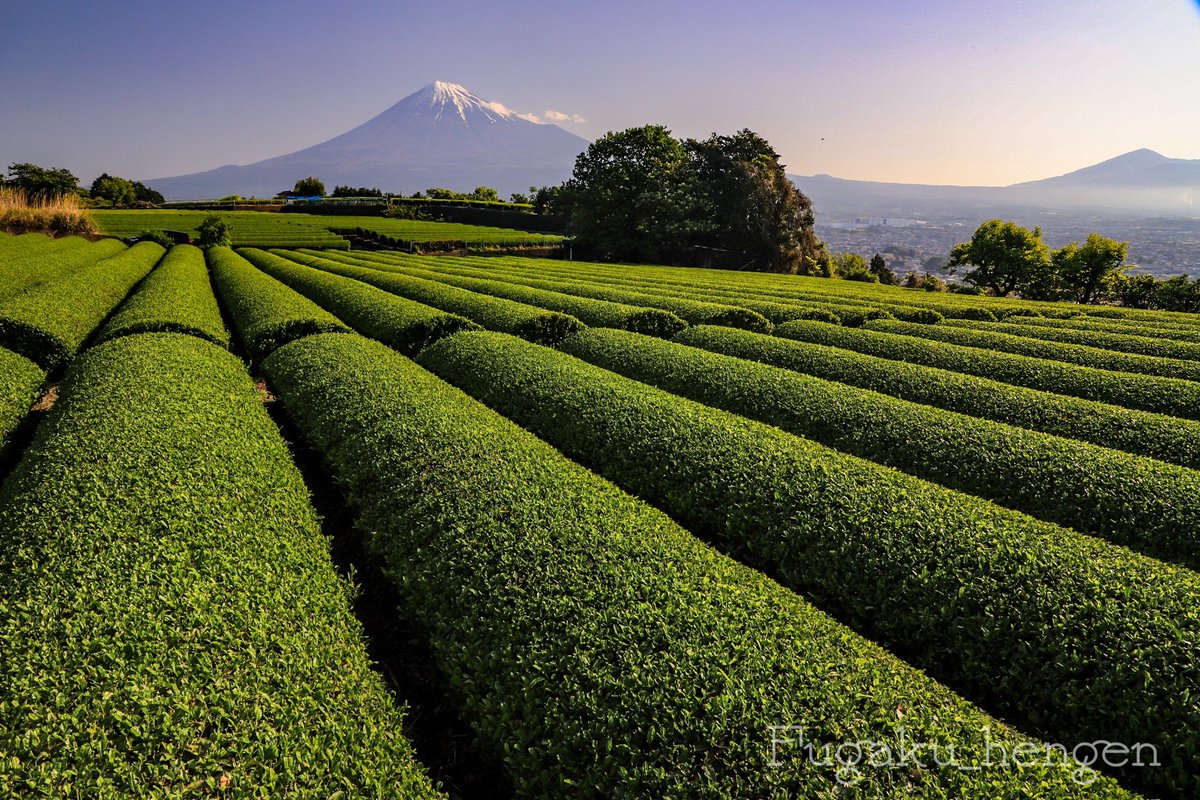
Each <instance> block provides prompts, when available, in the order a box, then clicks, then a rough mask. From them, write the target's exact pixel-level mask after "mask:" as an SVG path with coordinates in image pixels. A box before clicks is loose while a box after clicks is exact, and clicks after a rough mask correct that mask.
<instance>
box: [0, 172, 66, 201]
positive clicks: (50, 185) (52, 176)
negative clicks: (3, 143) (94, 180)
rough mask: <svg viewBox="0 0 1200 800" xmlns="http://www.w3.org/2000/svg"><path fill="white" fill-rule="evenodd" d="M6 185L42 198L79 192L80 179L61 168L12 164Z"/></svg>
mask: <svg viewBox="0 0 1200 800" xmlns="http://www.w3.org/2000/svg"><path fill="white" fill-rule="evenodd" d="M4 185H6V186H10V187H12V188H14V189H22V190H24V191H25V193H26V194H28V195H29V196H31V197H42V198H49V197H58V196H59V195H64V194H74V193H75V192H77V191H79V179H78V178H76V177H75V175H74V173H72V172H71V171H70V170H68V169H62V168H61V167H50V168H48V169H47V168H45V167H39V166H38V165H36V164H28V163H19V164H10V165H9V166H8V179H7V180H5V181H4Z"/></svg>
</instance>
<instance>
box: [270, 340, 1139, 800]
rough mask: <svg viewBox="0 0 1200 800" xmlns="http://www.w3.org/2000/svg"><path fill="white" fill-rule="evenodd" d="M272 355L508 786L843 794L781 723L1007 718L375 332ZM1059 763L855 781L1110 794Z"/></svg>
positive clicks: (304, 424) (297, 411)
mask: <svg viewBox="0 0 1200 800" xmlns="http://www.w3.org/2000/svg"><path fill="white" fill-rule="evenodd" d="M476 335H478V334H459V335H457V336H453V337H450V338H448V339H445V340H442V342H457V341H459V340H461V339H462V338H463V337H464V336H476ZM505 338H508V337H505ZM433 347H434V348H438V347H441V343H439V344H435V345H434V346H433ZM529 347H530V348H531V349H533V346H532V345H529ZM264 370H265V372H266V374H267V375H268V377H269V378H270V380H271V385H272V387H273V388H274V390H275V391H276V392H277V393H278V394H279V397H280V398H281V400H282V402H283V405H284V408H285V409H286V411H287V413H288V415H289V417H290V418H291V419H292V420H293V421H294V423H295V424H296V427H297V428H298V429H299V430H301V431H302V432H303V433H304V435H305V436H306V437H307V438H308V439H309V440H310V441H311V442H312V443H313V444H314V445H315V446H316V448H317V449H318V450H319V451H320V452H321V453H322V455H323V456H324V457H325V459H326V461H327V463H328V465H329V469H330V470H331V472H332V473H333V476H334V477H335V479H336V480H337V481H338V483H339V484H340V485H341V486H343V487H345V489H346V491H347V494H348V497H349V499H350V501H351V503H352V505H353V507H354V508H356V509H357V510H358V519H357V524H358V526H359V527H360V528H361V529H362V530H364V531H365V532H367V534H366V536H367V549H368V551H369V553H370V554H372V555H373V556H374V557H375V558H376V559H378V560H379V561H380V562H381V563H382V564H383V566H384V569H385V571H386V572H387V574H388V575H389V576H390V577H391V579H392V582H393V583H394V585H395V586H396V588H397V590H398V592H399V593H400V601H401V604H402V607H403V609H404V612H405V613H406V614H412V615H413V616H414V618H415V619H416V620H418V621H419V623H420V629H421V631H422V632H423V634H424V636H425V637H427V639H428V641H430V642H431V643H432V644H433V648H434V653H435V657H436V660H437V662H438V665H439V667H440V670H441V672H442V674H443V675H445V676H446V678H447V680H448V682H449V684H450V687H451V689H452V691H453V692H454V693H455V695H456V696H458V697H460V698H461V700H462V703H463V705H464V708H465V711H466V716H467V718H468V719H470V720H472V721H473V722H474V726H475V727H474V729H475V731H476V732H477V735H478V737H479V738H480V740H481V743H482V744H483V746H484V747H485V748H487V749H488V750H489V751H490V752H494V753H495V754H496V755H497V757H498V758H499V759H501V760H502V762H503V767H504V769H505V771H506V772H507V773H508V774H509V775H511V776H512V779H513V783H514V784H515V788H516V792H517V794H518V795H520V796H526V797H555V796H561V795H562V794H563V791H564V787H570V789H569V791H568V793H569V794H570V795H571V796H573V797H581V798H600V797H629V798H634V797H637V798H642V797H646V798H650V797H694V798H711V799H712V800H717V799H718V798H719V799H720V800H725V798H729V797H784V796H792V797H801V796H808V795H813V796H815V795H817V794H830V795H832V794H834V793H835V792H837V791H838V789H837V787H836V779H835V776H834V775H833V773H832V770H828V769H822V768H819V767H812V766H810V765H808V764H805V763H803V762H802V760H801V757H800V755H799V754H798V753H795V754H793V753H788V754H786V755H785V756H784V758H785V759H786V758H788V757H789V756H792V755H795V758H794V759H793V760H791V761H790V762H789V765H788V768H772V767H771V766H770V750H769V748H770V745H769V731H768V726H770V725H778V724H780V723H779V722H778V720H794V721H803V722H804V724H806V725H808V726H809V727H808V728H807V729H806V733H807V734H809V735H810V736H811V737H813V738H816V739H817V740H818V741H824V740H826V739H824V738H822V737H828V740H830V741H842V740H843V739H851V740H854V739H860V738H867V739H872V740H876V741H886V742H888V743H889V744H894V743H895V742H896V740H897V737H898V736H904V735H906V734H905V733H898V729H899V728H904V729H905V730H906V732H907V735H908V736H910V737H914V736H915V737H916V738H917V739H918V740H924V739H925V737H929V738H930V739H932V740H936V741H939V742H953V743H954V744H955V745H956V747H957V748H958V749H957V750H956V752H959V753H962V754H963V758H964V760H965V761H967V762H973V761H975V760H977V759H978V755H979V753H980V748H981V743H982V741H983V736H984V733H983V731H984V730H986V729H988V728H989V727H990V735H991V736H992V738H993V740H995V741H1012V740H1014V737H1016V736H1017V734H1015V733H1014V732H1012V731H1011V730H1009V729H1008V728H1006V727H1004V726H1003V725H1002V724H1000V723H998V722H995V721H994V720H991V719H989V718H988V717H986V716H984V715H983V714H981V713H979V711H978V710H976V709H974V708H972V707H971V706H970V705H968V704H966V703H964V702H963V701H962V700H961V699H959V698H957V697H955V696H954V695H953V694H951V693H950V692H948V691H946V690H945V689H943V688H941V687H940V686H938V685H937V684H934V683H933V682H932V681H931V680H929V679H928V678H927V677H925V676H924V675H922V674H921V673H919V672H918V671H916V670H914V669H912V668H910V667H908V666H907V665H905V664H904V663H903V662H901V661H900V660H898V659H896V658H895V657H894V656H891V655H889V654H888V653H886V652H885V651H884V650H882V649H881V648H879V647H878V646H876V645H874V644H871V643H870V642H868V641H866V640H864V639H862V638H861V637H858V636H856V635H854V634H852V633H851V632H850V631H848V630H846V629H845V628H843V627H842V626H840V625H838V624H836V623H834V622H833V621H832V620H830V619H829V618H828V617H827V616H825V615H824V614H822V613H820V612H818V611H817V610H816V609H814V608H813V607H812V606H811V605H809V604H808V603H807V602H805V601H804V600H802V599H801V598H799V597H797V596H796V595H795V594H792V593H791V592H788V591H786V590H783V589H782V588H781V587H779V586H778V585H777V584H776V583H774V582H773V581H771V580H769V579H768V578H766V577H764V576H763V575H761V574H760V573H757V572H755V571H753V570H750V569H746V568H744V567H742V566H740V565H738V564H736V563H734V562H732V561H731V560H729V559H727V558H725V557H723V556H720V555H718V554H717V553H715V552H714V551H712V550H711V549H709V548H708V547H705V546H704V545H702V544H701V543H700V542H698V541H697V540H696V539H695V538H694V537H692V536H691V535H689V534H688V533H687V532H685V531H684V530H682V529H680V528H679V527H678V526H677V525H676V524H675V523H673V522H672V521H671V520H670V519H669V518H668V517H667V516H666V515H664V514H662V513H660V512H658V511H656V510H654V509H652V508H650V507H648V506H646V505H645V504H643V503H642V502H640V501H638V500H636V499H634V498H632V497H630V496H629V495H627V494H624V493H623V492H620V491H619V490H617V489H616V488H615V487H613V486H612V485H611V484H609V483H608V482H607V481H604V480H602V479H600V478H598V477H597V476H596V475H594V474H592V473H590V472H588V471H587V470H585V469H583V468H581V467H580V466H578V465H577V464H574V463H572V462H571V461H569V460H567V459H566V458H564V457H563V456H562V455H561V454H559V453H558V452H556V451H555V450H554V449H553V448H552V447H550V446H549V445H547V444H546V443H544V442H542V441H539V440H538V439H537V438H536V437H535V436H533V435H532V434H530V433H527V432H526V431H523V430H521V429H520V428H518V427H517V426H516V425H514V424H512V423H511V422H509V421H507V420H505V419H503V418H501V417H500V416H498V415H497V414H495V413H493V412H491V411H488V410H487V409H485V408H483V407H482V406H481V405H480V404H478V403H476V402H474V401H473V400H471V399H470V398H468V397H466V396H465V395H463V394H462V393H461V392H459V391H457V390H455V389H453V388H451V387H449V386H447V385H446V384H445V383H443V382H441V381H439V380H437V379H436V378H434V377H432V376H431V375H429V374H428V373H427V372H425V371H424V370H421V369H420V368H418V367H417V366H416V365H414V364H413V363H411V362H409V361H407V360H405V359H403V358H401V357H400V356H398V355H397V354H396V353H394V352H391V351H389V350H387V349H386V348H384V347H383V346H382V345H379V344H377V343H374V342H369V341H366V340H364V339H361V338H360V337H348V336H315V337H310V338H307V339H304V340H301V341H298V342H294V343H292V344H290V345H288V346H286V347H284V348H281V349H280V350H278V351H276V352H275V353H274V354H273V355H272V356H271V357H270V358H268V359H267V360H266V362H265V363H264ZM830 676H836V681H835V683H836V685H835V686H834V687H833V689H832V690H831V684H830ZM901 707H902V709H903V710H902V712H900V713H898V712H897V709H898V708H901ZM1073 766H1074V765H1072V766H1071V767H1067V768H1066V769H1064V768H1062V767H1061V766H1055V765H1049V766H1044V765H1037V766H1032V767H1030V769H1029V770H1022V771H1015V770H991V771H985V772H984V773H975V772H969V771H962V770H957V769H944V770H939V769H937V768H936V767H931V769H930V770H928V771H923V772H922V774H921V776H920V779H919V786H918V784H917V779H914V778H912V777H911V776H910V775H909V773H908V772H907V771H903V770H878V771H877V770H864V774H863V783H862V784H861V785H860V786H859V787H858V788H859V791H861V792H863V793H864V795H865V796H875V795H884V794H899V793H906V792H908V791H917V790H918V789H919V790H920V791H922V792H928V793H929V794H931V795H932V794H938V793H942V794H944V795H945V796H958V797H972V796H984V795H986V794H990V793H999V794H1011V795H1013V796H1016V795H1020V794H1022V793H1037V794H1039V795H1040V796H1044V797H1051V798H1059V797H1076V796H1079V797H1082V796H1084V794H1085V793H1087V794H1088V795H1090V794H1092V793H1099V794H1102V795H1113V794H1115V795H1117V796H1121V792H1120V790H1118V789H1116V788H1115V787H1114V786H1113V785H1112V784H1111V783H1110V782H1108V781H1106V780H1102V781H1101V782H1100V783H1098V784H1096V785H1095V786H1093V787H1092V788H1091V789H1086V790H1085V789H1081V788H1080V787H1079V786H1078V785H1076V784H1074V782H1073V781H1072V779H1071V778H1070V777H1069V775H1070V770H1071V769H1072V768H1073Z"/></svg>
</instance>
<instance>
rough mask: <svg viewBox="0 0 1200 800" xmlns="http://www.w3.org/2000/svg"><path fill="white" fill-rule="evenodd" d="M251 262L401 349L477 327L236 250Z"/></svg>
mask: <svg viewBox="0 0 1200 800" xmlns="http://www.w3.org/2000/svg"><path fill="white" fill-rule="evenodd" d="M239 252H240V253H241V255H242V256H243V257H245V258H246V260H247V261H249V262H250V263H251V264H254V265H255V266H256V267H258V268H259V269H261V270H262V271H263V272H265V273H267V274H268V275H270V276H271V277H273V278H276V279H278V280H279V281H281V282H283V283H285V284H287V285H288V286H290V287H292V288H293V289H295V290H296V291H297V292H299V293H300V294H302V295H304V296H305V297H307V298H309V299H310V300H312V301H313V302H315V303H317V304H318V305H320V306H321V307H322V308H325V309H327V310H329V311H330V312H332V313H334V314H336V315H337V316H338V318H339V319H341V320H343V321H344V322H346V323H347V324H349V325H350V326H351V327H353V328H354V329H355V330H357V331H358V332H359V333H365V334H366V335H367V336H370V337H371V338H373V339H378V340H379V341H381V342H383V343H384V344H386V345H388V346H389V347H394V348H396V349H397V350H399V351H400V352H402V353H405V354H406V355H412V354H414V353H416V352H417V351H419V350H420V349H421V348H422V347H424V346H425V345H427V344H429V343H430V342H432V341H436V340H437V339H440V338H441V337H443V336H449V335H450V334H452V333H454V332H456V331H462V330H473V329H476V328H478V327H479V326H478V325H476V324H475V323H474V322H471V321H470V320H469V319H465V318H463V317H460V316H458V315H456V314H448V313H446V312H445V311H441V310H440V309H436V308H431V307H430V306H427V305H424V304H422V303H418V302H416V301H414V300H408V299H406V298H404V297H398V296H397V295H394V294H391V293H390V292H385V291H384V290H383V289H377V288H376V287H374V286H370V285H368V284H365V283H362V282H361V281H356V280H354V279H353V278H345V277H342V276H341V275H334V274H332V273H329V272H322V271H321V270H319V269H313V268H312V267H305V266H301V265H300V264H297V263H296V262H295V261H289V260H287V259H285V258H280V257H279V256H278V255H275V254H274V253H266V252H263V251H262V250H256V249H253V248H249V249H242V250H240V251H239Z"/></svg>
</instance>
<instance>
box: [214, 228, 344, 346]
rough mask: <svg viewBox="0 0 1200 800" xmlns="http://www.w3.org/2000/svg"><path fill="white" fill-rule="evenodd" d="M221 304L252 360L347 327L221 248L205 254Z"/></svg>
mask: <svg viewBox="0 0 1200 800" xmlns="http://www.w3.org/2000/svg"><path fill="white" fill-rule="evenodd" d="M204 258H205V260H206V261H207V262H208V267H209V269H210V270H211V271H212V276H213V282H214V283H215V284H216V286H217V291H218V292H219V293H220V295H221V302H222V303H223V304H224V307H225V310H226V312H227V313H228V314H229V318H230V320H231V321H232V323H233V327H234V330H236V331H237V335H238V338H239V339H240V340H241V342H242V346H243V347H245V349H246V352H247V353H248V354H249V355H250V357H251V358H252V359H255V360H258V359H261V358H264V357H266V356H267V354H269V353H270V352H271V351H272V350H274V349H275V348H277V347H281V346H282V345H285V344H287V343H288V342H290V341H292V340H293V339H299V338H301V337H304V336H311V335H313V334H315V333H331V332H341V333H347V332H349V331H350V329H349V328H348V327H346V325H345V324H343V323H342V321H341V320H339V319H338V318H337V317H335V316H333V314H330V313H329V312H328V311H326V310H325V309H323V308H321V307H320V306H319V305H317V304H316V303H314V302H313V301H312V300H309V299H308V298H307V297H304V296H303V295H301V294H299V293H298V292H296V291H295V290H294V289H290V288H288V287H287V286H285V285H284V284H282V283H280V282H279V281H277V280H275V279H274V278H272V277H271V276H270V275H267V274H265V273H263V272H260V271H259V270H257V269H255V267H254V265H253V264H251V263H250V262H249V261H247V260H246V259H244V258H242V257H241V256H239V255H238V254H237V253H235V252H233V251H232V250H230V249H229V248H226V247H210V248H209V249H208V250H206V251H205V253H204Z"/></svg>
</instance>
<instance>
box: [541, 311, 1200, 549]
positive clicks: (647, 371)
mask: <svg viewBox="0 0 1200 800" xmlns="http://www.w3.org/2000/svg"><path fill="white" fill-rule="evenodd" d="M561 347H562V349H563V350H564V351H565V352H567V353H570V354H571V355H574V356H577V357H579V358H582V359H583V360H585V361H588V362H589V363H592V364H595V365H596V366H598V367H603V368H605V369H609V370H612V371H614V372H618V373H620V374H622V375H625V376H626V377H629V378H633V379H634V380H637V381H641V382H642V383H646V384H649V385H651V386H656V387H658V388H660V389H663V390H665V391H668V392H671V393H673V394H677V395H680V396H683V397H688V398H691V399H692V400H696V401H697V402H700V403H704V404H705V405H709V406H713V407H715V408H722V409H725V410H726V411H730V412H733V413H734V414H741V415H742V416H745V417H749V418H751V419H756V420H759V421H761V422H765V423H767V424H769V425H775V426H777V427H779V428H782V429H784V430H786V431H789V432H791V433H794V434H796V435H797V436H803V437H805V438H806V439H811V440H813V441H816V442H820V443H822V444H824V445H827V446H829V447H833V448H836V449H838V450H840V451H842V452H844V453H850V454H852V455H856V456H859V457H861V458H865V459H868V460H870V461H874V462H875V463H877V464H885V465H887V466H890V467H895V468H896V469H899V470H902V471H904V472H907V473H909V474H911V475H915V476H916V477H918V478H923V479H925V480H929V481H933V482H934V483H938V484H941V485H942V486H947V487H949V488H951V489H958V490H959V491H963V492H967V493H969V494H973V495H976V496H978V497H986V498H988V499H990V500H993V501H995V502H997V503H999V504H1000V505H1003V506H1006V507H1008V508H1012V509H1016V510H1018V511H1024V512H1025V513H1027V514H1029V515H1031V516H1034V517H1038V518H1040V519H1044V520H1046V521H1048V522H1054V523H1057V524H1059V525H1064V526H1066V527H1070V528H1074V529H1075V530H1078V531H1083V532H1085V533H1091V534H1093V535H1096V536H1099V537H1101V538H1104V539H1108V540H1109V541H1113V542H1116V543H1117V544H1123V545H1126V546H1128V547H1131V548H1133V549H1135V550H1138V551H1140V552H1143V553H1146V554H1148V555H1152V556H1155V557H1158V558H1165V559H1168V560H1172V561H1177V562H1179V563H1182V564H1185V565H1187V566H1189V567H1192V568H1193V569H1196V568H1200V541H1197V540H1196V537H1195V536H1194V535H1193V534H1192V532H1193V531H1196V530H1200V472H1196V471H1195V470H1190V469H1184V468H1183V467H1178V466H1174V465H1168V464H1163V463H1162V462H1160V461H1155V460H1153V459H1149V458H1143V457H1140V456H1135V455H1131V454H1129V453H1124V452H1121V451H1119V450H1110V449H1108V448H1105V447H1096V446H1094V445H1090V444H1085V443H1083V442H1078V441H1074V440H1072V439H1064V438H1060V437H1058V436H1050V435H1047V434H1044V433H1037V432H1034V431H1028V430H1024V429H1022V428H1017V427H1014V426H1011V425H1004V424H1002V423H998V422H991V421H988V420H982V419H977V418H974V417H968V416H965V415H963V414H956V413H951V412H949V411H945V410H943V409H937V408H930V407H929V406H926V405H922V404H919V403H913V402H909V401H907V400H900V399H897V398H893V397H888V396H886V395H882V394H878V393H877V392H873V391H868V390H865V389H859V388H856V387H852V386H846V385H844V384H841V383H834V382H832V381H824V380H820V379H818V378H813V377H811V376H808V375H800V374H797V373H795V372H791V371H788V370H783V369H780V368H778V367H772V366H768V365H764V364H759V363H756V362H753V361H745V360H742V359H740V358H734V357H731V356H726V355H721V354H717V353H710V352H708V351H705V350H698V349H696V348H693V347H688V346H686V345H684V344H678V343H672V342H663V341H660V340H656V339H650V338H647V337H643V336H639V335H637V334H631V333H626V332H624V331H613V330H590V331H583V332H581V333H579V334H576V335H575V336H572V337H571V338H569V339H567V340H566V341H565V342H563V344H562V345H561Z"/></svg>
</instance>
